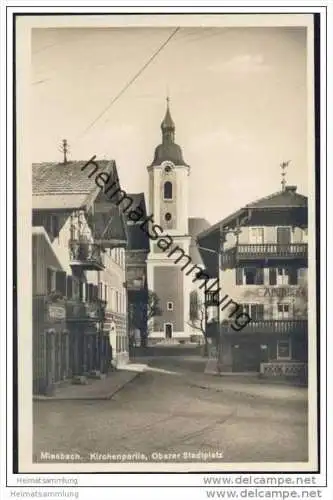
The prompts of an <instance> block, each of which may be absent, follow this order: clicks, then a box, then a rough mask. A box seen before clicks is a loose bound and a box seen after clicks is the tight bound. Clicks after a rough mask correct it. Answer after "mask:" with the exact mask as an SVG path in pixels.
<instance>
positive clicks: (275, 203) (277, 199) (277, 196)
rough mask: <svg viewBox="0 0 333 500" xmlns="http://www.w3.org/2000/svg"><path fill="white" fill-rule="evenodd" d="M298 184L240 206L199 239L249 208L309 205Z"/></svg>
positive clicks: (269, 208) (280, 207)
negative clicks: (300, 192) (299, 191)
mask: <svg viewBox="0 0 333 500" xmlns="http://www.w3.org/2000/svg"><path fill="white" fill-rule="evenodd" d="M296 191H297V186H286V188H285V189H284V190H282V191H277V192H275V193H272V194H270V195H268V196H265V197H263V198H259V199H258V200H255V201H253V202H251V203H248V204H247V205H245V206H244V207H242V208H240V209H239V210H237V211H236V212H234V213H232V214H231V215H228V216H227V217H225V218H224V219H222V220H221V221H219V222H217V223H216V224H214V225H213V226H211V227H210V228H209V229H206V230H204V231H203V232H201V233H200V234H199V235H198V239H202V238H205V237H206V236H208V235H210V234H212V233H213V232H214V231H216V230H219V228H220V227H223V226H226V225H228V224H230V223H232V221H234V220H235V219H236V218H237V217H239V216H242V214H244V213H246V212H247V211H248V210H249V209H251V210H275V209H277V208H278V209H287V210H289V209H292V208H304V209H306V208H307V206H308V198H307V197H306V196H304V195H302V194H299V193H297V192H296Z"/></svg>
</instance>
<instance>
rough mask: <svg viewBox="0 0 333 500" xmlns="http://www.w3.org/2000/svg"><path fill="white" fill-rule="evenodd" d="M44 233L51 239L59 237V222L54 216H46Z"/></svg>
mask: <svg viewBox="0 0 333 500" xmlns="http://www.w3.org/2000/svg"><path fill="white" fill-rule="evenodd" d="M46 231H47V232H48V234H49V235H50V236H52V238H56V237H57V236H59V221H58V217H57V216H56V215H48V216H47V220H46Z"/></svg>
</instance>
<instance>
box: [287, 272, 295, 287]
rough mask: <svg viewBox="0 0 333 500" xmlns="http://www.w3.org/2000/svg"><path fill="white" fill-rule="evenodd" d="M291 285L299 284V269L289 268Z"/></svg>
mask: <svg viewBox="0 0 333 500" xmlns="http://www.w3.org/2000/svg"><path fill="white" fill-rule="evenodd" d="M288 274H289V285H297V269H294V268H290V269H288Z"/></svg>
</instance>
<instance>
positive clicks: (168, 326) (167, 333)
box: [164, 323, 172, 339]
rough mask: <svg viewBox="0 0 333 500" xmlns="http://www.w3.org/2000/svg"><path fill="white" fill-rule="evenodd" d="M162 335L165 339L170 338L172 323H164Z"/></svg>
mask: <svg viewBox="0 0 333 500" xmlns="http://www.w3.org/2000/svg"><path fill="white" fill-rule="evenodd" d="M164 333H165V338H166V339H171V338H172V323H164Z"/></svg>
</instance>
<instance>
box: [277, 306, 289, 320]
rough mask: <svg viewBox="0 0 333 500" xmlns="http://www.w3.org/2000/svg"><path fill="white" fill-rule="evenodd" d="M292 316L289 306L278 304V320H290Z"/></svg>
mask: <svg viewBox="0 0 333 500" xmlns="http://www.w3.org/2000/svg"><path fill="white" fill-rule="evenodd" d="M289 314H290V307H289V304H278V305H277V317H278V319H288V318H289Z"/></svg>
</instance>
